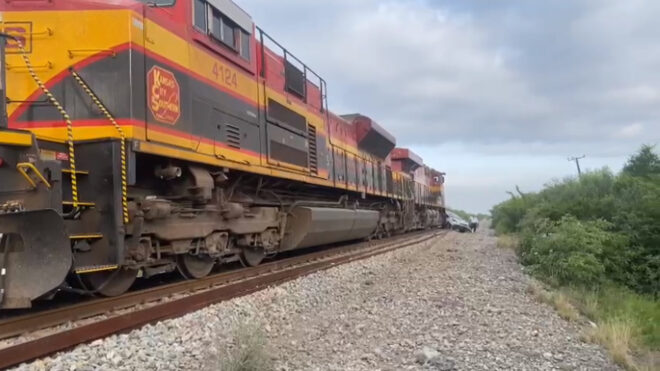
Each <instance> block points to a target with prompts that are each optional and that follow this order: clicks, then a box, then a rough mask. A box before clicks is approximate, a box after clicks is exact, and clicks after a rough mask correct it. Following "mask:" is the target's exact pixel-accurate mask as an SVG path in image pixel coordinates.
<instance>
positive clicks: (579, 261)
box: [491, 146, 660, 297]
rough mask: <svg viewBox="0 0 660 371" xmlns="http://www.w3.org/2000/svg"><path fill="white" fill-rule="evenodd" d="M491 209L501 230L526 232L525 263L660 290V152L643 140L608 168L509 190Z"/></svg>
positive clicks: (551, 275)
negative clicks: (614, 168)
mask: <svg viewBox="0 0 660 371" xmlns="http://www.w3.org/2000/svg"><path fill="white" fill-rule="evenodd" d="M511 195H512V197H511V199H510V200H508V201H505V202H503V203H501V204H499V205H496V206H495V207H494V208H493V209H492V212H491V214H492V217H493V219H492V226H493V228H494V229H495V231H496V232H497V233H498V234H521V235H522V236H523V237H524V238H523V239H522V245H521V249H520V254H521V257H522V259H521V260H522V262H523V264H526V265H530V266H531V267H530V269H531V270H532V271H534V272H536V274H537V275H539V276H543V275H546V276H547V278H548V279H551V280H555V281H557V282H559V283H569V282H571V281H575V282H578V283H580V284H583V285H588V284H593V285H598V284H600V283H602V281H603V280H606V281H612V282H615V283H617V284H621V285H624V286H627V287H629V288H630V289H632V290H634V291H636V292H638V293H645V294H651V295H654V296H656V297H657V296H658V295H660V158H659V157H658V156H657V155H656V154H655V153H654V152H653V147H650V146H643V147H642V148H641V149H640V150H639V152H638V153H636V154H635V155H633V156H631V158H630V159H629V160H628V163H627V164H626V166H625V167H624V169H623V171H622V172H621V173H620V174H614V173H612V172H611V171H610V170H608V169H602V170H598V171H593V172H587V173H585V174H583V175H582V176H581V177H580V178H566V179H564V180H561V181H554V182H552V183H550V184H548V185H546V187H545V188H544V189H543V190H541V191H540V192H538V193H522V192H520V191H518V195H514V194H513V193H512V194H511Z"/></svg>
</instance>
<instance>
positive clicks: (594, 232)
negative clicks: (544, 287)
mask: <svg viewBox="0 0 660 371" xmlns="http://www.w3.org/2000/svg"><path fill="white" fill-rule="evenodd" d="M608 227H610V225H609V223H607V222H605V221H589V222H581V221H580V220H578V219H577V218H575V217H574V216H564V217H563V218H561V219H560V220H559V221H557V222H555V221H552V220H550V219H540V220H538V221H537V222H536V223H535V224H534V225H532V226H530V227H528V228H526V229H525V231H524V232H523V240H522V244H521V247H520V257H521V261H522V263H523V264H525V265H528V266H529V268H530V270H531V272H532V273H533V274H535V275H537V276H540V277H542V278H546V279H547V280H549V281H550V282H551V283H553V284H555V285H561V286H564V285H575V286H587V287H589V286H597V285H600V284H601V283H602V282H604V281H605V277H607V274H608V273H609V272H608V270H609V269H608V267H609V266H611V264H608V263H609V262H610V261H611V260H616V259H617V256H616V255H617V254H618V252H619V251H620V250H621V249H622V248H623V247H624V246H625V244H626V239H625V237H624V236H621V235H618V234H616V233H612V232H609V231H607V228H608ZM610 255H612V256H610Z"/></svg>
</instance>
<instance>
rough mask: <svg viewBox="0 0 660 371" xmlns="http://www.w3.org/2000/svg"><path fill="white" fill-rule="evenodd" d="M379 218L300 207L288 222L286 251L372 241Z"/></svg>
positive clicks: (371, 214) (374, 214)
mask: <svg viewBox="0 0 660 371" xmlns="http://www.w3.org/2000/svg"><path fill="white" fill-rule="evenodd" d="M379 218H380V213H379V212H377V211H372V210H352V209H334V208H324V207H296V208H294V209H293V210H292V212H291V213H290V214H289V217H288V219H287V226H286V229H285V235H284V240H283V241H282V251H286V250H293V249H301V248H304V247H310V246H318V245H325V244H330V243H335V242H343V241H351V240H357V239H361V238H365V237H368V236H369V235H371V234H372V233H373V232H374V231H375V230H376V227H377V225H378V220H379Z"/></svg>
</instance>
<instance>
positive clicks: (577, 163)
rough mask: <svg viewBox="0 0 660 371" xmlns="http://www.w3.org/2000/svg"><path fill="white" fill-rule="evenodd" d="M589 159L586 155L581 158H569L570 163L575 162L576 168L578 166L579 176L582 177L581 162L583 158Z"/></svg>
mask: <svg viewBox="0 0 660 371" xmlns="http://www.w3.org/2000/svg"><path fill="white" fill-rule="evenodd" d="M585 157H587V156H586V155H582V156H580V157H569V158H568V161H575V166H577V171H578V176H579V177H582V169H580V160H582V159H583V158H585Z"/></svg>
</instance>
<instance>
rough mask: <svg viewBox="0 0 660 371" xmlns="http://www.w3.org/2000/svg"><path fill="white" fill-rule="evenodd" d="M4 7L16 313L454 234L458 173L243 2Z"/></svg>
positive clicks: (9, 255) (7, 284) (4, 250)
mask: <svg viewBox="0 0 660 371" xmlns="http://www.w3.org/2000/svg"><path fill="white" fill-rule="evenodd" d="M0 10H1V11H2V13H1V15H2V19H1V20H0V21H1V22H2V23H1V27H2V36H3V37H2V41H3V43H4V44H5V45H4V48H1V49H0V50H1V54H2V66H3V68H2V71H1V72H2V75H1V77H2V79H1V82H2V84H1V86H2V93H1V96H2V97H1V98H2V103H1V104H2V107H1V108H2V113H3V117H2V119H1V120H0V234H1V236H2V238H1V240H0V270H1V271H2V275H0V308H17V307H28V306H30V305H31V303H32V301H33V300H35V299H38V298H43V297H48V296H50V295H51V294H53V293H55V292H56V291H58V290H60V289H63V288H67V285H68V284H67V283H66V282H67V277H68V278H73V277H75V278H76V279H75V281H79V285H80V286H81V288H79V290H80V289H82V290H84V291H87V292H89V293H99V294H102V295H118V294H121V293H123V292H124V291H126V290H127V289H128V288H129V287H130V286H131V284H132V283H133V281H134V280H135V279H136V277H138V276H144V277H150V276H153V275H157V274H160V273H165V272H170V271H173V270H175V269H178V270H179V271H180V272H181V273H182V274H183V275H185V276H186V277H190V278H200V277H203V276H205V275H207V274H209V272H210V271H211V269H212V268H213V266H214V265H216V264H222V263H227V262H232V261H238V260H240V261H242V262H243V263H244V264H246V265H256V264H259V263H260V262H261V260H262V259H263V258H264V257H265V256H268V255H272V254H274V253H277V252H280V251H285V250H291V249H298V248H304V247H308V246H315V245H321V244H327V243H334V242H340V241H348V240H355V239H362V238H369V237H381V236H386V235H390V234H393V233H402V232H406V231H409V230H414V229H423V228H429V227H436V226H440V225H442V224H443V223H444V217H445V214H444V195H443V188H442V187H443V183H444V178H443V174H442V173H440V172H437V171H435V170H433V169H430V168H428V167H426V166H424V165H423V162H422V160H421V158H419V157H418V156H416V155H414V153H412V152H411V151H408V150H403V149H394V148H395V145H396V141H395V138H394V137H393V136H392V135H391V134H389V133H388V132H387V131H386V130H385V129H383V128H382V127H381V126H380V125H378V124H377V123H376V122H374V121H373V120H371V119H370V118H368V117H366V116H364V115H359V114H355V115H344V116H339V115H335V114H333V113H332V112H330V111H329V109H328V107H327V100H326V94H327V85H326V82H325V81H324V80H323V79H322V78H321V77H320V76H319V75H317V74H316V73H315V72H314V71H312V70H311V69H310V68H308V67H307V66H306V65H305V64H304V63H302V62H301V61H300V60H298V59H297V58H296V57H295V56H293V55H292V54H291V53H290V52H289V51H288V50H286V49H285V48H284V47H282V46H281V45H279V44H278V43H277V42H276V41H275V40H273V39H272V38H271V37H270V36H268V35H267V34H266V33H265V32H263V31H262V30H261V29H259V28H257V27H256V26H255V25H254V23H253V21H252V19H251V17H250V16H249V15H248V14H247V13H246V12H245V11H243V10H242V9H241V8H240V7H238V6H237V5H236V4H234V3H233V2H232V1H230V0H141V1H138V0H113V1H100V0H6V1H4V2H2V4H0Z"/></svg>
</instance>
